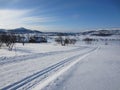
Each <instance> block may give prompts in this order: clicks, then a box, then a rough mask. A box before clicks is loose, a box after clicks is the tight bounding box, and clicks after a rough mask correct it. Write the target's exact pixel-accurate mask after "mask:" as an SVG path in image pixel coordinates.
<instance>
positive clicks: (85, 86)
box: [44, 45, 120, 90]
mask: <svg viewBox="0 0 120 90" xmlns="http://www.w3.org/2000/svg"><path fill="white" fill-rule="evenodd" d="M119 53H120V46H105V45H104V46H100V48H99V50H96V51H95V52H94V53H92V54H91V55H89V56H88V57H86V58H84V59H83V60H82V61H80V62H79V63H77V64H76V65H75V66H74V67H73V68H71V70H69V71H67V72H66V73H65V74H64V75H61V76H60V77H58V78H57V80H55V81H54V82H52V83H51V84H50V85H48V87H46V88H45V89H44V90H120V85H119V84H120V56H119Z"/></svg>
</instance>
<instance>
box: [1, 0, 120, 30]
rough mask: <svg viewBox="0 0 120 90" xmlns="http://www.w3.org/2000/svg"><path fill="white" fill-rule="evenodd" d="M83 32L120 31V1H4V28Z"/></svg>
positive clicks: (2, 5) (2, 8)
mask: <svg viewBox="0 0 120 90" xmlns="http://www.w3.org/2000/svg"><path fill="white" fill-rule="evenodd" d="M18 27H25V28H29V29H37V30H40V31H64V32H69V31H70V32H71V31H73V32H79V31H81V30H93V29H94V30H95V29H111V28H112V29H116V28H120V0H0V28H5V29H12V28H18Z"/></svg>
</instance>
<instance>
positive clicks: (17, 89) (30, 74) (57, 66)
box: [0, 37, 120, 90]
mask: <svg viewBox="0 0 120 90" xmlns="http://www.w3.org/2000/svg"><path fill="white" fill-rule="evenodd" d="M80 38H81V37H80ZM94 38H95V37H94ZM107 38H108V37H106V38H104V39H107ZM111 38H112V37H111ZM114 38H115V37H114ZM117 39H118V38H117ZM107 43H108V45H105V41H99V42H92V44H85V42H83V41H81V40H80V41H79V42H77V43H76V45H68V46H61V45H59V44H56V43H41V44H32V43H31V44H30V43H26V44H25V45H24V46H23V45H22V44H20V43H19V44H18V43H17V44H16V45H15V47H14V48H13V51H8V50H7V48H5V47H4V48H2V49H0V89H2V90H31V89H33V90H41V89H42V90H119V89H120V86H119V83H120V56H119V53H120V42H118V41H109V42H107ZM96 48H97V49H96Z"/></svg>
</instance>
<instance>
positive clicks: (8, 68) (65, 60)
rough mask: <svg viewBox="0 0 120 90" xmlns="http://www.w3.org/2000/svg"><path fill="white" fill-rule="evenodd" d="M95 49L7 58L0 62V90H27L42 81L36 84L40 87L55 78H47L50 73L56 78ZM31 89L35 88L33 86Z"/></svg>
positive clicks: (87, 48) (85, 48) (83, 48)
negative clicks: (6, 60)
mask: <svg viewBox="0 0 120 90" xmlns="http://www.w3.org/2000/svg"><path fill="white" fill-rule="evenodd" d="M96 49H97V48H96V47H82V48H77V49H74V50H67V51H57V52H53V53H50V52H49V53H45V54H44V55H40V54H35V55H34V54H33V55H31V56H27V58H25V57H21V58H18V60H17V59H15V58H14V60H13V59H12V60H11V61H10V60H9V59H8V60H9V62H8V63H3V62H1V63H0V65H1V68H0V71H1V72H2V70H4V72H2V73H0V77H3V78H1V80H0V88H1V90H29V89H31V88H33V87H35V86H36V85H37V84H39V83H41V82H43V83H42V84H40V85H38V86H39V89H42V88H44V87H45V86H47V84H49V83H50V82H51V80H54V79H55V78H54V79H51V80H49V78H51V77H50V76H51V75H56V76H54V77H56V78H57V77H58V76H59V75H61V74H62V72H65V71H66V70H67V69H69V68H70V67H72V65H75V64H76V63H77V62H78V61H80V59H82V58H85V57H86V56H87V55H89V54H90V53H92V52H93V51H94V50H96ZM31 57H32V58H31ZM4 62H5V60H4ZM66 66H68V67H66ZM58 71H61V73H60V72H58ZM57 73H59V74H57ZM2 80H4V81H2ZM36 88H37V87H36ZM33 90H35V89H34V88H33Z"/></svg>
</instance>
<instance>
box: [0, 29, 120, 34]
mask: <svg viewBox="0 0 120 90" xmlns="http://www.w3.org/2000/svg"><path fill="white" fill-rule="evenodd" d="M6 32H10V33H14V34H27V33H41V34H47V35H58V34H59V33H63V32H41V31H38V30H31V29H26V28H24V27H21V28H16V29H9V30H5V29H0V33H6ZM76 34H79V35H92V36H93V35H95V36H109V35H120V30H90V31H83V32H78V33H73V32H66V33H64V35H76Z"/></svg>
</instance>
